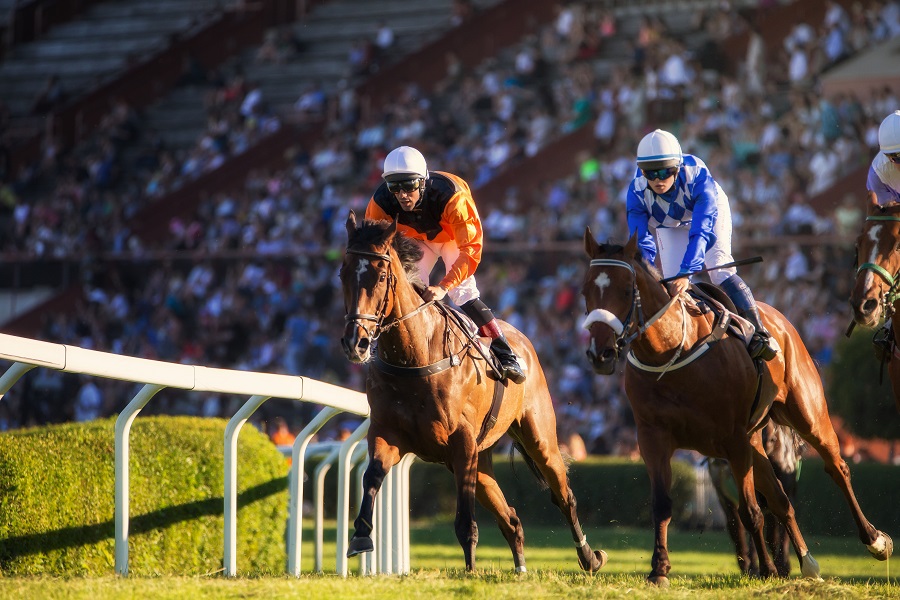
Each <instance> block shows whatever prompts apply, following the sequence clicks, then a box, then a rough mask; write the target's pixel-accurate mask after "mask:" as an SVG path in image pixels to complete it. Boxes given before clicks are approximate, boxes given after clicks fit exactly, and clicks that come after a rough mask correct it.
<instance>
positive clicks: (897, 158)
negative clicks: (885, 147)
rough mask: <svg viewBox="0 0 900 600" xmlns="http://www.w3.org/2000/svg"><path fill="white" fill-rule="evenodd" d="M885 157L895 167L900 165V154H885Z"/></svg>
mask: <svg viewBox="0 0 900 600" xmlns="http://www.w3.org/2000/svg"><path fill="white" fill-rule="evenodd" d="M884 155H885V156H887V159H888V160H889V161H891V162H892V163H894V164H895V165H900V152H892V153H890V154H888V153H887V152H885V153H884Z"/></svg>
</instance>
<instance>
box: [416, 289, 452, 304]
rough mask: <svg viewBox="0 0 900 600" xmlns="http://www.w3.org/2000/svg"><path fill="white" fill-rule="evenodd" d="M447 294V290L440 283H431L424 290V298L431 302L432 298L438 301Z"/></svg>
mask: <svg viewBox="0 0 900 600" xmlns="http://www.w3.org/2000/svg"><path fill="white" fill-rule="evenodd" d="M446 295H447V290H445V289H444V288H442V287H441V286H439V285H429V286H428V287H427V288H425V289H424V290H423V291H422V299H423V300H425V302H431V301H432V300H434V301H435V302H438V301H439V300H443V299H444V296H446Z"/></svg>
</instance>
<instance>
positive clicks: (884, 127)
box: [866, 110, 900, 356]
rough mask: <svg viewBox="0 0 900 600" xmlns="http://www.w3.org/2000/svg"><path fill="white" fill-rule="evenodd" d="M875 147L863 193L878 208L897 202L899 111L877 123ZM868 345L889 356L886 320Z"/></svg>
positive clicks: (890, 332) (890, 336)
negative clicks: (869, 194) (875, 199)
mask: <svg viewBox="0 0 900 600" xmlns="http://www.w3.org/2000/svg"><path fill="white" fill-rule="evenodd" d="M878 146H879V149H880V151H879V152H878V154H876V155H875V158H873V159H872V164H871V165H869V176H868V177H867V178H866V189H867V190H869V191H870V192H875V195H876V196H877V197H878V203H879V204H887V203H888V202H900V110H895V111H894V112H892V113H891V114H889V115H888V116H886V117H885V118H884V120H883V121H882V122H881V125H880V126H879V127H878ZM872 342H873V343H874V344H875V347H876V349H877V354H879V355H882V356H890V355H891V352H892V348H891V346H892V345H893V342H894V334H893V330H892V329H891V320H890V319H888V320H887V321H885V323H884V327H883V329H882V330H879V331H877V332H875V337H874V338H873V339H872Z"/></svg>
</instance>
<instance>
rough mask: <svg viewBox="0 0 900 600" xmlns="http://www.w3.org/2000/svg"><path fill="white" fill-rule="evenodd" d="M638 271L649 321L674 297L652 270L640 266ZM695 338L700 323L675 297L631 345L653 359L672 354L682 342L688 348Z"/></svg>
mask: <svg viewBox="0 0 900 600" xmlns="http://www.w3.org/2000/svg"><path fill="white" fill-rule="evenodd" d="M635 273H636V275H635V277H636V281H637V287H638V291H639V293H640V294H641V303H642V307H643V308H642V309H643V312H644V321H649V320H650V319H652V318H653V316H654V315H656V314H657V313H658V312H659V311H660V310H662V309H663V308H664V307H665V305H666V304H667V303H668V302H669V301H670V300H671V297H670V296H669V294H668V292H667V291H666V289H665V287H664V286H663V285H661V284H660V283H659V282H657V281H655V280H654V279H653V278H652V276H651V275H650V274H649V272H647V271H645V270H643V269H641V267H639V266H637V267H636V268H635ZM635 318H636V317H635ZM696 338H697V327H696V324H695V323H694V320H693V319H692V318H690V317H689V316H688V315H687V313H686V311H685V310H684V307H683V306H682V304H681V301H675V302H673V303H672V304H671V305H670V306H669V308H668V310H666V312H665V313H663V314H662V315H660V317H659V318H658V319H657V320H656V321H654V322H653V324H652V325H650V327H649V328H648V329H647V330H646V331H645V332H644V334H643V335H641V336H639V337H638V338H637V339H636V340H635V341H634V342H633V343H632V349H633V350H634V352H635V355H636V356H637V357H638V358H639V359H640V358H646V359H647V360H648V361H651V362H652V361H653V358H654V357H657V356H659V355H660V354H671V353H672V352H674V351H675V350H676V349H677V348H678V347H679V346H681V345H682V344H684V347H685V348H684V349H687V348H689V347H690V346H691V345H692V344H693V342H694V341H695V340H696ZM667 358H668V357H667Z"/></svg>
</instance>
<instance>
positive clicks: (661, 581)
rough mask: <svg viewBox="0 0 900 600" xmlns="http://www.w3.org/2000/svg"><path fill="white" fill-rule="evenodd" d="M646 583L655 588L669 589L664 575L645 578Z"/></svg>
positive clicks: (667, 580) (667, 579)
mask: <svg viewBox="0 0 900 600" xmlns="http://www.w3.org/2000/svg"><path fill="white" fill-rule="evenodd" d="M647 583H649V584H650V585H655V586H656V587H661V588H667V587H669V578H668V577H666V576H665V575H655V576H654V575H651V576H650V577H648V578H647Z"/></svg>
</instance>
